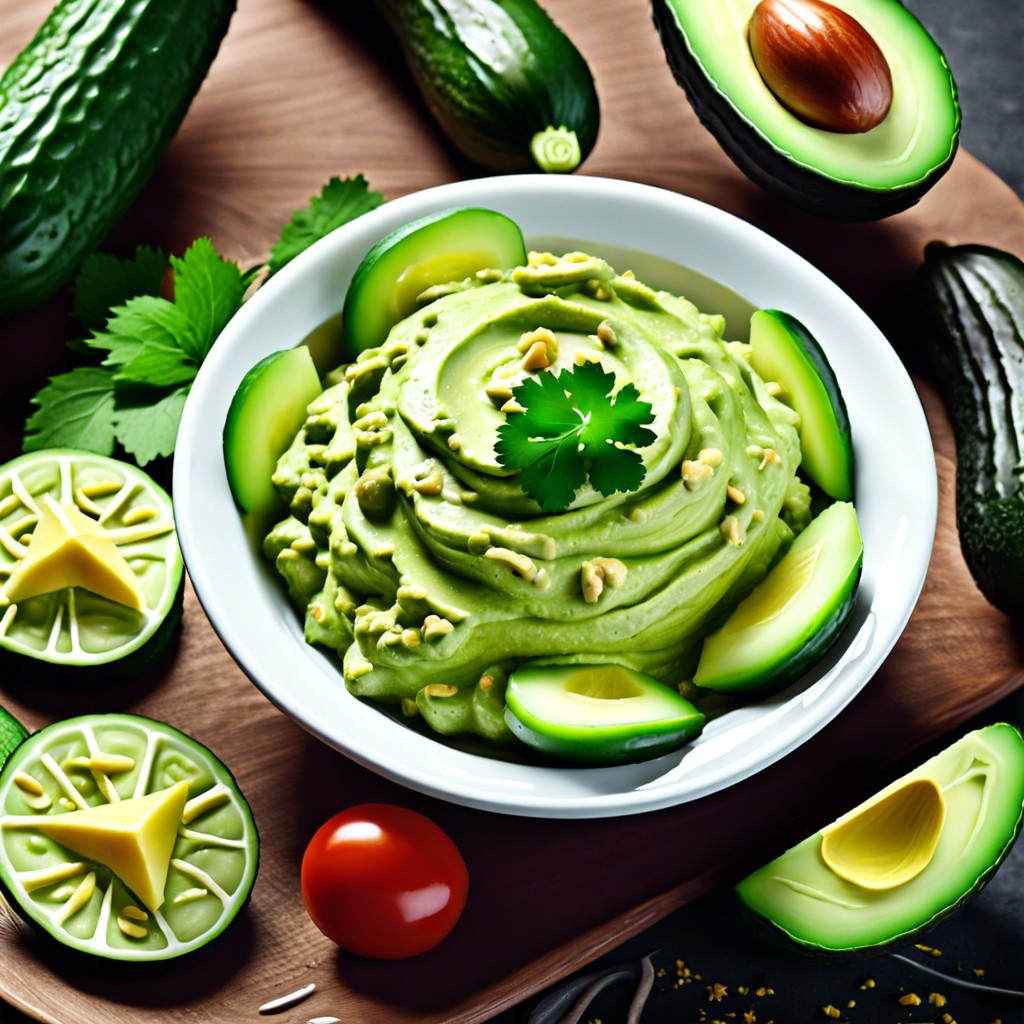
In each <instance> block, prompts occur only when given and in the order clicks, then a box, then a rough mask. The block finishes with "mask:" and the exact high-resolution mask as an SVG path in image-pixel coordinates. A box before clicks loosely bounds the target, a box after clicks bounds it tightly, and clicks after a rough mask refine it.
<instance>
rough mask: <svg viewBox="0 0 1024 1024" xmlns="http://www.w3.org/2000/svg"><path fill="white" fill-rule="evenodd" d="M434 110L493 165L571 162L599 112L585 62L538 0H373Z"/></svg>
mask: <svg viewBox="0 0 1024 1024" xmlns="http://www.w3.org/2000/svg"><path fill="white" fill-rule="evenodd" d="M376 5H377V7H378V9H379V10H380V11H381V13H382V14H383V16H384V17H385V19H386V20H387V22H388V24H389V25H390V27H391V30H392V32H393V33H394V34H395V36H396V38H397V39H398V42H399V44H400V45H401V47H402V50H403V52H404V54H405V58H406V61H407V62H408V64H409V68H410V70H411V72H412V75H413V78H414V79H415V81H416V84H417V86H418V88H419V90H420V92H421V93H422V95H423V98H424V100H425V102H426V104H427V106H428V108H429V109H430V111H431V113H432V114H433V115H434V117H435V118H436V119H437V121H438V123H439V124H440V126H441V128H442V130H443V131H444V132H445V134H446V135H447V136H448V138H449V139H450V140H451V141H452V142H453V143H454V144H455V146H456V147H457V148H458V149H459V150H460V151H461V152H462V153H464V154H465V155H466V156H467V157H469V159H470V160H472V161H474V162H475V163H478V164H480V165H481V166H482V167H485V168H487V169H488V170H491V171H497V172H502V173H504V172H516V171H536V170H538V169H539V170H542V171H572V170H575V169H576V167H578V166H579V164H581V163H582V162H583V161H584V160H585V159H586V157H587V155H588V154H589V153H590V151H591V149H592V148H593V146H594V142H595V141H596V139H597V130H598V123H599V120H600V112H599V105H598V99H597V92H596V91H595V89H594V80H593V77H592V75H591V73H590V68H589V67H588V66H587V62H586V61H585V60H584V58H583V56H582V55H581V54H580V52H579V50H577V49H576V47H575V45H574V44H573V43H572V41H571V40H570V39H569V38H568V37H567V36H566V35H565V33H563V32H562V31H561V29H559V28H558V26H557V25H555V23H554V22H553V21H552V20H551V18H550V17H549V16H548V14H547V13H546V12H545V11H544V9H543V8H542V7H540V6H539V5H538V4H537V3H536V2H535V0H376Z"/></svg>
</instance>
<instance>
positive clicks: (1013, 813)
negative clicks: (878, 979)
mask: <svg viewBox="0 0 1024 1024" xmlns="http://www.w3.org/2000/svg"><path fill="white" fill-rule="evenodd" d="M914 780H932V781H933V782H934V783H935V784H937V787H938V790H939V791H940V792H941V794H942V801H943V804H944V815H943V816H942V819H941V826H940V828H939V830H938V835H937V841H936V842H935V844H934V847H933V848H932V849H931V850H930V851H927V864H926V865H925V866H924V868H923V869H922V870H920V872H919V873H917V874H916V875H914V877H912V878H910V879H909V880H908V881H900V882H898V883H897V884H893V885H891V886H889V887H873V883H874V882H875V881H876V879H872V878H871V873H872V871H873V870H874V867H873V865H872V864H871V863H870V862H869V861H868V860H867V859H866V860H865V863H864V865H863V867H864V875H865V876H866V877H865V883H866V884H858V883H856V882H854V881H850V880H848V878H847V877H842V876H841V875H840V874H839V873H837V872H836V871H835V870H834V869H833V868H831V867H829V864H828V863H827V862H826V857H827V851H825V850H824V849H823V848H824V846H825V842H826V838H825V837H827V835H828V834H829V832H830V831H833V830H835V828H836V827H837V826H842V825H843V823H847V822H849V821H850V819H852V818H854V817H856V816H857V815H858V814H859V813H863V812H865V811H866V812H867V815H870V816H871V817H867V818H866V819H865V824H866V825H868V826H869V828H868V830H866V831H867V833H868V836H869V839H870V842H869V843H868V844H866V845H864V846H863V848H864V850H865V853H866V854H867V853H873V854H875V855H876V856H877V855H878V853H879V851H878V850H877V849H874V850H872V845H873V842H874V839H875V837H876V836H877V834H878V829H879V827H880V826H879V821H880V813H879V809H880V806H881V805H880V803H879V801H880V799H884V798H885V797H886V796H887V795H891V794H892V793H893V792H894V791H897V790H900V789H904V790H905V788H906V787H907V785H908V783H913V782H914ZM907 815H908V812H907V809H906V806H905V805H904V807H903V808H902V810H901V819H902V821H900V822H896V823H892V822H890V827H892V825H893V824H895V825H896V826H899V825H901V824H902V825H906V824H907V821H906V818H907ZM1022 815H1024V738H1022V737H1021V734H1020V732H1019V730H1018V729H1016V728H1015V727H1014V726H1012V725H1007V724H1005V723H998V724H996V725H990V726H987V727H986V728H983V729H978V730H976V731H974V732H971V733H968V734H967V735H966V736H964V737H963V738H962V739H960V740H958V741H957V742H956V743H954V744H952V746H950V747H947V748H946V749H945V750H944V751H942V752H941V753H939V754H937V755H936V756H935V757H933V758H931V759H930V760H928V761H925V762H924V764H922V765H921V766H920V767H919V768H916V769H914V770H913V771H912V772H909V773H908V774H907V775H905V776H903V777H902V778H901V779H898V780H896V782H894V783H892V784H891V785H890V786H888V787H886V788H885V789H884V790H882V791H881V792H880V793H879V794H876V796H875V797H872V798H871V799H869V800H867V801H865V802H864V803H863V804H860V805H859V806H858V807H856V808H854V809H853V810H852V811H850V812H849V813H848V814H846V815H843V817H842V818H840V819H838V820H837V821H836V822H834V823H833V824H832V825H830V826H826V828H825V829H822V830H821V831H820V832H816V833H815V834H814V835H812V836H809V837H808V838H807V839H805V840H804V841H803V842H801V843H799V844H798V845H797V846H794V847H793V848H792V849H790V850H787V851H786V852H785V853H783V854H782V855H781V856H779V857H776V858H775V860H773V861H770V862H769V863H768V864H765V865H764V866H763V867H761V868H759V869H758V870H756V871H754V872H753V873H752V874H750V875H748V876H747V877H746V878H744V879H743V881H741V882H740V883H739V884H738V885H737V887H736V892H737V895H738V896H739V899H740V901H741V903H742V904H743V905H744V906H745V907H746V908H747V910H749V911H750V912H751V913H752V914H753V915H754V917H755V919H756V920H757V922H758V923H759V924H761V925H765V926H767V929H768V930H769V932H770V934H771V935H773V936H774V937H776V938H781V939H783V940H785V941H786V942H787V943H788V944H792V943H795V944H796V945H797V946H798V947H800V948H801V949H802V950H803V951H805V952H809V953H812V954H815V955H821V956H826V957H829V958H836V959H843V958H850V957H854V956H864V955H872V954H875V953H881V952H883V951H885V950H886V949H887V948H889V947H890V946H893V945H899V944H904V943H907V942H909V941H910V940H911V939H912V938H913V937H914V936H916V935H918V934H919V933H920V932H923V931H925V930H926V929H928V928H931V927H932V926H933V925H935V924H937V923H938V922H939V921H941V920H942V919H943V918H944V917H946V916H947V915H948V914H950V913H951V912H952V911H954V910H956V908H957V907H959V906H960V904H961V903H963V901H964V900H965V899H967V897H968V896H970V895H971V894H972V893H974V892H977V891H978V890H980V889H981V888H982V886H983V885H984V884H985V882H986V881H987V880H988V879H989V877H990V876H991V875H992V874H993V872H994V871H995V870H996V868H997V867H998V866H999V865H1000V864H1001V863H1002V861H1003V859H1004V858H1005V857H1006V855H1007V853H1009V851H1010V848H1011V847H1012V845H1013V842H1014V840H1015V839H1016V837H1017V835H1018V833H1019V832H1020V828H1021V822H1022ZM883 827H884V826H883ZM932 838H933V839H934V838H935V837H934V836H932ZM876 863H877V861H876ZM869 886H872V887H869Z"/></svg>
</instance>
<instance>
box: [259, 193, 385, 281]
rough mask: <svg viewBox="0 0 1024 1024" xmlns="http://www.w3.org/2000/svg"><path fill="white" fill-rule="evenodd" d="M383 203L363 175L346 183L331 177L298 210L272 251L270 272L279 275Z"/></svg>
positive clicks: (381, 198) (380, 196) (382, 198)
mask: <svg viewBox="0 0 1024 1024" xmlns="http://www.w3.org/2000/svg"><path fill="white" fill-rule="evenodd" d="M383 202H384V197H383V196H382V195H381V194H380V193H379V192H371V191H370V190H369V186H368V185H367V182H366V179H365V178H364V177H363V176H362V175H361V174H357V175H356V176H355V177H354V178H346V179H345V180H344V181H343V180H342V179H341V178H338V177H334V178H331V180H330V181H329V182H328V183H327V184H326V185H325V186H324V187H323V190H322V191H321V193H320V195H319V196H314V197H313V198H312V199H311V200H310V203H309V206H308V207H306V208H305V209H302V210H296V211H295V212H294V213H293V214H292V219H291V221H290V222H289V223H288V224H286V225H285V226H284V228H283V229H282V231H281V237H280V238H279V239H278V241H277V243H276V244H275V245H274V247H273V248H272V249H271V250H270V260H269V263H268V267H269V270H270V273H271V274H276V273H277V272H278V271H279V270H280V269H281V268H282V267H283V266H284V265H285V264H286V263H289V262H291V260H293V259H294V258H295V257H296V256H298V255H299V253H300V252H303V251H304V250H306V249H308V248H309V247H310V246H311V245H312V244H313V243H314V242H317V241H319V240H320V239H321V238H323V237H324V235H326V234H328V233H330V232H331V231H333V230H334V229H335V228H339V227H341V225H342V224H347V223H348V222H349V221H350V220H355V219H356V217H359V216H361V215H362V214H364V213H369V211H370V210H373V209H376V207H378V206H380V205H381V203H383Z"/></svg>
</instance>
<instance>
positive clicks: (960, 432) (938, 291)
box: [914, 245, 1024, 618]
mask: <svg viewBox="0 0 1024 1024" xmlns="http://www.w3.org/2000/svg"><path fill="white" fill-rule="evenodd" d="M914 312H915V317H914V319H915V321H916V323H917V324H918V327H919V348H920V352H921V355H922V357H923V359H924V361H925V363H926V365H927V366H928V368H929V370H930V372H931V375H932V378H933V380H934V382H935V384H936V386H937V387H938V388H939V391H940V393H941V394H942V397H943V399H944V401H945V403H946V407H947V410H948V412H949V415H950V419H951V420H952V424H953V434H954V438H955V441H956V457H957V470H956V515H957V527H958V529H959V532H960V545H961V548H962V549H963V554H964V559H965V560H966V562H967V566H968V568H969V569H970V571H971V574H972V575H973V577H974V579H975V582H976V583H977V584H978V587H979V588H980V590H981V592H982V593H983V594H984V595H985V597H986V598H987V599H988V600H989V601H990V602H991V603H992V604H993V605H995V606H996V607H997V608H999V609H1001V610H1002V611H1004V612H1006V613H1007V614H1010V615H1013V616H1015V617H1018V618H1024V585H1022V583H1021V581H1022V580H1024V263H1022V262H1021V261H1020V260H1019V259H1018V258H1017V257H1016V256H1014V255H1012V254H1011V253H1008V252H1003V251H1001V250H999V249H993V248H990V247H988V246H982V245H959V246H943V245H930V246H928V248H927V249H926V251H925V258H924V263H923V265H922V266H921V268H920V270H919V272H918V275H917V280H916V288H915V302H914Z"/></svg>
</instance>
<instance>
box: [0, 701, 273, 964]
mask: <svg viewBox="0 0 1024 1024" xmlns="http://www.w3.org/2000/svg"><path fill="white" fill-rule="evenodd" d="M258 866H259V835H258V833H257V831H256V823H255V821H254V820H253V816H252V811H251V810H250V808H249V805H248V803H247V802H246V799H245V797H244V796H243V795H242V792H241V790H240V789H239V788H238V784H237V783H236V782H235V779H234V777H233V776H232V775H231V772H230V771H228V769H227V768H226V767H225V765H224V764H223V763H222V762H221V761H220V760H219V759H218V758H217V757H216V756H215V755H214V754H213V753H211V752H210V751H209V750H208V749H207V748H206V747H204V746H203V745H202V744H200V743H197V742H196V741H195V740H193V739H191V738H190V737H189V736H186V735H185V734H184V733H181V732H179V731H178V730H177V729H175V728H173V727H172V726H170V725H167V724H165V723H164V722H158V721H154V720H153V719H150V718H142V717H140V716H138V715H129V714H117V713H111V714H99V715H83V716H81V717H79V718H70V719H66V720H65V721H61V722H56V723H54V724H52V725H48V726H46V727H45V728H43V729H40V730H39V731H38V732H35V733H33V734H32V735H31V736H30V737H29V738H28V739H26V740H25V741H24V742H23V743H21V744H20V745H19V746H18V747H17V748H16V750H15V751H14V753H13V754H12V755H11V757H10V758H9V759H8V761H7V763H6V765H5V766H4V768H3V770H2V771H0V891H2V892H3V895H4V896H5V897H6V898H7V899H8V901H9V902H10V904H11V906H12V907H13V908H14V909H15V910H16V911H17V912H18V913H19V914H21V916H22V917H23V918H24V919H25V920H26V921H27V922H28V923H29V924H31V925H34V926H35V927H37V928H38V929H39V930H40V931H41V932H42V933H43V934H44V935H46V936H47V937H48V938H50V939H52V940H54V941H55V942H57V943H59V944H60V946H61V947H62V948H64V949H65V950H73V951H76V952H78V953H82V954H86V955H88V956H91V957H99V958H102V959H104V960H114V961H126V962H132V963H136V964H142V963H153V962H155V961H162V960H171V959H174V958H177V957H180V956H184V955H186V954H189V953H192V952H194V951H196V950H198V949H200V948H201V947H203V946H205V945H207V943H209V942H211V941H212V940H213V939H214V938H216V937H217V936H219V935H220V934H222V933H223V932H224V930H225V929H226V928H227V927H228V925H229V924H231V922H232V921H233V920H234V919H235V918H236V917H237V916H238V914H239V912H240V911H241V910H242V908H243V907H244V906H245V904H246V902H247V901H248V899H249V894H250V893H251V891H252V887H253V883H254V882H255V880H256V873H257V870H258Z"/></svg>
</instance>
